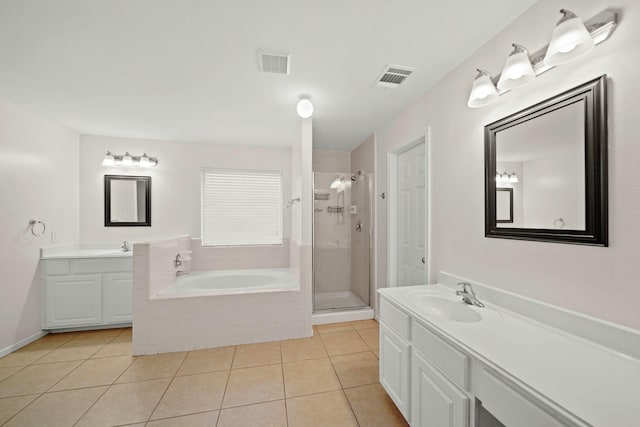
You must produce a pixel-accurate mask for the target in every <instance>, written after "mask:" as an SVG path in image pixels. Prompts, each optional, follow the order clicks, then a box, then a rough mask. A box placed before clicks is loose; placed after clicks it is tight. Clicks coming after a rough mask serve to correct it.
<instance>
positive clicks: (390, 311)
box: [380, 298, 411, 340]
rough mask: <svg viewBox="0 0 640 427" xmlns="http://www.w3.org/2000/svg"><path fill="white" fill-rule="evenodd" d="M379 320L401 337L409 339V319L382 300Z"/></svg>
mask: <svg viewBox="0 0 640 427" xmlns="http://www.w3.org/2000/svg"><path fill="white" fill-rule="evenodd" d="M380 319H381V320H382V321H383V322H384V324H385V325H387V326H388V327H390V328H391V329H393V330H394V331H395V332H396V333H397V334H399V335H400V336H401V337H403V338H405V339H408V340H410V339H411V318H410V317H409V316H408V315H406V314H405V313H403V312H402V311H401V310H400V309H398V308H396V307H395V306H394V305H393V304H391V303H390V302H389V301H387V300H385V299H384V298H381V299H380Z"/></svg>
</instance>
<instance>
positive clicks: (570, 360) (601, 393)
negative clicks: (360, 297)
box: [378, 285, 640, 427]
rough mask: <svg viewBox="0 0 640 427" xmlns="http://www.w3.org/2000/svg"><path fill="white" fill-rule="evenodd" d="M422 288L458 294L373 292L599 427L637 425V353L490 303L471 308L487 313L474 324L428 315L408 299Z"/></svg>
mask: <svg viewBox="0 0 640 427" xmlns="http://www.w3.org/2000/svg"><path fill="white" fill-rule="evenodd" d="M425 290H426V291H428V292H432V293H434V294H435V295H437V296H441V297H446V298H451V299H452V300H459V299H460V298H459V297H457V296H455V293H454V290H452V289H451V288H449V287H447V286H443V285H428V286H407V287H398V288H387V289H381V290H379V291H378V292H379V293H380V294H381V295H382V296H383V297H384V298H386V299H388V300H389V301H391V302H393V303H395V304H396V305H397V306H399V307H401V308H404V309H405V310H406V311H407V312H409V313H410V314H411V315H412V316H413V317H415V318H417V319H419V320H420V321H422V322H423V323H425V324H426V325H427V326H430V327H432V328H433V329H434V330H436V331H437V332H439V333H440V334H442V336H444V337H446V338H447V339H449V340H450V341H452V342H454V343H455V344H456V345H458V346H459V347H460V348H462V349H463V350H464V351H466V352H467V353H469V354H470V355H472V356H473V357H475V358H477V359H479V360H480V361H482V362H484V363H486V364H488V365H495V366H497V367H499V368H500V369H502V370H503V371H505V372H507V373H509V374H510V375H512V376H513V377H515V378H517V379H518V380H520V381H522V382H523V383H525V384H526V385H527V386H528V387H530V388H531V389H533V390H535V391H536V392H537V393H539V394H540V395H542V396H544V397H546V398H548V399H549V400H551V401H553V402H555V404H557V405H558V406H561V407H563V408H564V409H566V410H567V411H568V412H570V413H572V414H574V415H576V416H577V417H579V418H580V419H582V420H584V421H585V422H587V423H590V424H592V425H594V426H604V427H608V426H611V427H613V426H621V427H626V426H635V425H640V421H639V419H640V416H639V414H638V411H639V410H640V390H639V388H640V360H638V359H635V358H633V357H631V356H629V355H625V354H622V353H618V352H615V351H613V350H611V349H607V348H605V347H603V346H601V345H599V344H596V343H593V342H591V341H587V340H585V339H583V338H580V337H578V336H574V335H571V334H569V333H566V332H563V331H561V330H558V329H555V328H552V327H550V326H547V325H544V324H542V323H539V322H537V321H534V320H531V319H528V318H526V317H523V316H519V315H517V314H516V313H513V312H510V311H508V310H506V309H503V308H501V307H499V306H496V305H493V304H488V303H487V304H486V305H487V307H486V308H484V309H482V308H476V307H470V308H471V309H472V310H474V311H478V312H479V313H482V312H483V310H489V311H492V312H493V313H492V314H491V315H487V316H483V319H482V320H481V321H479V322H476V323H463V322H455V321H452V320H447V319H444V318H441V317H436V316H431V315H429V314H427V313H425V312H424V311H423V310H422V309H420V308H419V307H418V306H417V305H416V304H415V303H414V301H413V298H412V294H415V292H416V291H425ZM478 297H479V299H480V300H482V298H481V295H478ZM461 304H462V302H461ZM496 314H499V315H496Z"/></svg>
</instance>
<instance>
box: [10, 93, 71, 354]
mask: <svg viewBox="0 0 640 427" xmlns="http://www.w3.org/2000/svg"><path fill="white" fill-rule="evenodd" d="M78 141H79V136H78V134H77V133H75V132H72V131H70V130H68V129H65V128H63V127H61V126H58V125H56V124H54V123H51V122H49V121H46V120H43V119H41V118H39V117H37V116H35V115H33V114H31V113H29V112H26V111H24V110H22V109H20V108H18V107H16V106H14V105H11V104H9V103H6V102H4V101H0V242H2V245H0V271H2V281H1V282H0V283H1V285H0V325H2V327H1V328H0V351H2V350H3V349H5V348H7V347H9V346H11V345H13V344H16V343H18V342H20V341H21V340H24V339H26V338H27V337H29V336H31V335H34V334H36V333H39V332H40V328H41V321H40V271H39V268H38V260H39V257H40V254H39V249H40V248H41V247H43V246H56V245H57V244H64V243H73V242H77V241H78ZM30 219H37V220H40V221H43V222H44V223H45V224H46V226H47V231H46V234H45V235H44V236H42V237H34V236H33V235H32V234H31V232H30V230H29V228H28V222H29V220H30ZM52 231H54V232H55V233H56V235H57V240H58V243H52V242H51V232H52Z"/></svg>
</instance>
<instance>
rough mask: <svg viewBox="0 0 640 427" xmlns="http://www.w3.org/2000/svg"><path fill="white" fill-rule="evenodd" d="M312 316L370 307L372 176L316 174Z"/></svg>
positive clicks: (314, 183)
mask: <svg viewBox="0 0 640 427" xmlns="http://www.w3.org/2000/svg"><path fill="white" fill-rule="evenodd" d="M313 185H314V197H313V199H314V202H313V310H314V312H316V313H319V312H330V311H336V310H351V309H359V308H363V307H368V306H369V305H370V292H371V290H370V288H371V286H370V283H371V280H370V276H371V271H370V270H371V268H370V267H371V264H370V255H371V228H372V227H371V212H372V205H371V203H372V192H373V174H372V173H370V174H366V173H365V172H362V171H357V172H353V173H351V172H336V173H330V172H315V173H314V174H313Z"/></svg>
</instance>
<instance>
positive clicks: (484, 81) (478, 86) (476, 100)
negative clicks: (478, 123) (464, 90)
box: [467, 69, 498, 108]
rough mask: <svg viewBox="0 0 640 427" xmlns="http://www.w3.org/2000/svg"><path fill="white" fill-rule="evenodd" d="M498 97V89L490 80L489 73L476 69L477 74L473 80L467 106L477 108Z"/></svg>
mask: <svg viewBox="0 0 640 427" xmlns="http://www.w3.org/2000/svg"><path fill="white" fill-rule="evenodd" d="M496 99H498V90H497V89H496V87H495V85H494V84H493V80H491V75H490V74H489V72H488V71H486V70H481V69H478V75H477V76H476V78H475V80H474V81H473V86H472V87H471V93H470V94H469V101H468V102H467V105H468V106H469V108H479V107H484V106H485V105H488V104H491V103H492V102H493V101H495V100H496Z"/></svg>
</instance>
